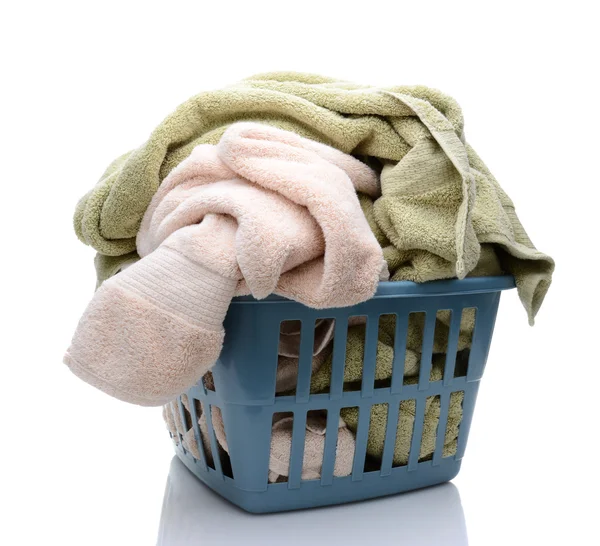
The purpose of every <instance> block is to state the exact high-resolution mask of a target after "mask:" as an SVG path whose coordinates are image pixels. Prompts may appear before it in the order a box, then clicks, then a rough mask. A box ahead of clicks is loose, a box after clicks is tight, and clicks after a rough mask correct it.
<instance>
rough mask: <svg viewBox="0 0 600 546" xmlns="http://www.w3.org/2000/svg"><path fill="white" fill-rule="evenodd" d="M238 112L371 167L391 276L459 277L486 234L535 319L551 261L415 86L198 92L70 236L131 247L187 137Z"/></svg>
mask: <svg viewBox="0 0 600 546" xmlns="http://www.w3.org/2000/svg"><path fill="white" fill-rule="evenodd" d="M237 121H255V122H256V121H257V122H260V123H264V124H269V125H273V126H276V127H279V128H282V129H286V130H289V131H293V132H295V133H297V134H299V135H302V136H304V137H308V138H310V139H313V140H315V141H319V142H323V143H325V144H328V145H330V146H333V147H335V148H337V149H339V150H341V151H343V152H345V153H348V154H353V155H356V156H362V157H363V158H364V159H365V161H367V162H369V163H370V164H372V165H377V166H378V168H380V169H381V184H382V196H381V197H380V198H378V199H376V200H375V202H374V205H373V207H372V211H371V212H372V213H371V220H372V228H373V230H374V231H375V233H377V234H379V238H380V242H381V244H382V245H383V246H384V247H385V256H386V259H387V260H388V262H389V264H390V266H391V267H390V273H391V274H392V279H393V280H401V279H406V280H416V281H419V282H421V281H425V280H430V279H433V278H449V277H458V278H462V277H464V276H465V275H466V274H467V273H468V272H470V271H472V270H473V268H474V267H475V266H476V264H477V263H478V261H479V256H480V253H481V246H482V245H483V244H486V243H489V244H492V245H493V246H494V250H495V251H496V252H497V253H498V258H499V259H500V262H501V263H502V267H503V269H504V270H505V271H506V272H507V273H510V274H512V275H514V276H515V279H516V283H517V287H518V290H519V295H520V297H521V300H522V302H523V304H524V306H525V308H526V310H527V313H528V316H529V319H530V322H533V318H534V316H535V314H536V313H537V311H538V309H539V307H540V305H541V303H542V301H543V299H544V296H545V294H546V292H547V290H548V287H549V285H550V280H551V275H552V271H553V268H554V263H553V261H552V259H551V258H549V257H548V256H546V255H545V254H542V253H541V252H538V251H537V250H535V248H534V246H533V245H532V243H531V241H530V240H529V238H528V236H527V234H526V233H525V230H524V229H523V227H522V225H521V223H520V222H519V220H518V218H517V216H516V214H515V209H514V205H513V203H512V201H511V200H510V199H509V198H508V196H507V195H506V194H505V193H504V192H503V191H502V189H501V188H500V186H499V185H498V183H497V181H496V180H495V179H494V177H493V176H492V175H491V173H490V172H489V171H488V169H487V168H486V166H485V165H484V164H483V162H482V161H481V160H480V159H479V157H478V156H477V155H476V153H475V152H474V151H473V150H472V148H471V147H470V146H469V145H468V144H466V143H465V137H464V133H463V117H462V112H461V110H460V108H459V106H458V104H457V103H456V102H455V101H454V100H453V99H451V98H450V97H448V96H446V95H444V94H442V93H440V92H439V91H436V90H433V89H429V88H426V87H422V86H411V87H409V86H398V87H390V88H386V89H381V88H374V87H369V86H361V85H355V84H352V83H348V82H339V81H336V80H334V79H330V78H325V77H321V76H316V75H311V74H297V73H289V72H277V73H269V74H260V75H257V76H254V77H251V78H249V79H247V80H244V81H242V82H240V83H238V84H235V85H232V86H230V87H226V88H224V89H221V90H217V91H208V92H204V93H200V94H198V95H196V96H194V97H192V98H191V99H189V100H188V101H186V102H185V103H183V104H182V105H181V106H179V107H178V108H177V109H176V110H175V111H174V112H173V113H172V114H171V115H169V116H168V117H167V118H166V119H165V120H164V121H163V122H162V123H161V124H160V125H159V126H158V127H157V128H156V129H155V130H154V131H153V133H152V134H151V135H150V137H149V138H148V140H147V141H146V142H145V143H144V144H143V145H142V146H141V147H139V148H137V149H136V150H133V151H132V152H129V153H127V154H125V155H123V156H121V157H119V158H117V159H116V160H115V161H114V162H113V163H112V164H111V165H109V167H108V169H107V170H106V172H105V173H104V174H103V175H102V177H101V179H100V181H99V182H98V183H97V185H96V186H95V187H94V188H93V189H92V190H91V191H90V192H89V193H88V194H86V195H85V196H84V197H83V198H82V199H81V200H80V202H79V204H78V206H77V210H76V213H75V217H74V223H75V229H76V232H77V234H78V236H79V237H80V239H81V240H82V241H84V242H85V243H87V244H89V245H92V246H93V247H94V248H96V249H97V250H98V252H99V253H100V254H101V255H104V256H124V255H130V253H132V252H134V251H135V250H136V235H137V232H138V229H139V227H140V224H141V221H142V217H143V215H144V212H145V211H146V208H147V207H148V205H149V204H150V201H151V200H152V196H153V195H154V193H155V192H156V191H157V190H158V188H159V186H160V183H161V181H162V180H163V179H164V178H165V177H166V176H167V175H168V174H169V173H170V172H171V170H173V169H174V168H175V167H176V166H177V165H178V164H179V163H180V162H182V161H183V160H184V159H185V158H186V157H188V156H189V155H190V153H191V152H192V150H193V149H194V147H195V146H197V145H199V144H217V143H218V142H219V141H220V139H221V137H222V135H223V134H224V132H225V131H226V130H227V127H228V126H229V125H230V124H232V123H235V122H237ZM507 151H510V150H508V149H507ZM359 191H360V190H359ZM104 256H100V257H99V258H98V260H97V262H96V264H97V268H98V281H99V283H100V282H102V281H103V280H105V279H106V278H108V277H109V276H110V275H111V274H112V273H114V271H115V268H116V269H118V267H115V262H114V261H113V260H111V259H109V258H106V257H104ZM126 259H130V256H129V257H128V258H126Z"/></svg>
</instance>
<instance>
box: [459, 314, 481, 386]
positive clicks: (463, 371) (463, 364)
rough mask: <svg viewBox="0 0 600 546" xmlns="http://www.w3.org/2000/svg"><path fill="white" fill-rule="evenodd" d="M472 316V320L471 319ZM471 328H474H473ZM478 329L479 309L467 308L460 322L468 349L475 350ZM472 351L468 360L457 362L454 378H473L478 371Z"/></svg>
mask: <svg viewBox="0 0 600 546" xmlns="http://www.w3.org/2000/svg"><path fill="white" fill-rule="evenodd" d="M471 316H472V318H471ZM471 326H473V327H472V328H471ZM476 329H477V309H476V308H474V307H465V308H464V309H463V311H462V317H461V321H460V330H461V333H462V335H463V337H464V338H465V342H466V344H467V346H468V347H470V348H473V339H474V337H475V330H476ZM472 354H473V352H472V351H469V352H468V359H466V360H464V359H463V360H460V359H459V360H457V362H456V367H455V368H454V377H465V376H467V377H469V376H472V374H473V372H474V371H475V370H476V367H475V366H472ZM470 380H472V379H470Z"/></svg>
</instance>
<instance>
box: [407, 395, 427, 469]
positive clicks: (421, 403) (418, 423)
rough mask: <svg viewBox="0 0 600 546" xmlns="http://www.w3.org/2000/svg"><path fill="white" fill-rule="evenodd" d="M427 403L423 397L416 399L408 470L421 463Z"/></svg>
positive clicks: (415, 467)
mask: <svg viewBox="0 0 600 546" xmlns="http://www.w3.org/2000/svg"><path fill="white" fill-rule="evenodd" d="M425 403H426V400H425V398H423V397H419V398H417V399H416V409H415V422H414V426H413V433H412V441H411V443H410V452H409V455H408V470H409V471H411V470H416V469H417V467H418V465H419V456H420V452H421V439H422V437H423V423H424V421H425Z"/></svg>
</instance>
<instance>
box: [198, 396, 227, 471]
mask: <svg viewBox="0 0 600 546" xmlns="http://www.w3.org/2000/svg"><path fill="white" fill-rule="evenodd" d="M202 410H203V411H204V412H205V415H206V426H207V428H208V438H209V441H210V449H211V451H212V459H213V463H214V465H215V471H216V472H217V474H218V475H219V476H221V478H222V477H223V469H222V468H221V457H220V455H219V446H218V444H217V437H216V436H215V429H214V427H213V421H212V406H211V405H210V404H207V403H203V404H202Z"/></svg>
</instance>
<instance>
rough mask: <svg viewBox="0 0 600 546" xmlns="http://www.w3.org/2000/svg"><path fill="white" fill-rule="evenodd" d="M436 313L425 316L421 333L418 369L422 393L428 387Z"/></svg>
mask: <svg viewBox="0 0 600 546" xmlns="http://www.w3.org/2000/svg"><path fill="white" fill-rule="evenodd" d="M436 318H437V315H436V313H427V314H426V315H425V329H424V331H423V346H422V349H421V363H420V367H419V390H420V391H424V390H426V389H427V388H428V387H429V376H430V374H431V359H432V357H433V337H434V335H435V323H436Z"/></svg>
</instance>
